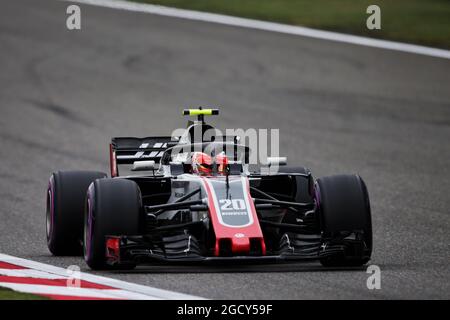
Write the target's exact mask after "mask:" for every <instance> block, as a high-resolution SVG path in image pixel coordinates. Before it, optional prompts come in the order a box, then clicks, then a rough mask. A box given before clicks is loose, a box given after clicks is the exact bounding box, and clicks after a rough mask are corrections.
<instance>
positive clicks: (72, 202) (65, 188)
mask: <svg viewBox="0 0 450 320" xmlns="http://www.w3.org/2000/svg"><path fill="white" fill-rule="evenodd" d="M105 177H106V174H105V173H102V172H94V171H58V172H56V173H53V174H52V175H51V176H50V179H49V183H48V188H47V212H46V229H47V246H48V249H49V250H50V252H51V253H52V254H53V255H55V256H68V255H78V256H80V255H81V254H82V252H83V251H82V246H81V240H82V239H83V217H84V203H85V198H86V190H87V189H88V187H89V185H90V184H91V182H92V181H94V180H96V179H101V178H105Z"/></svg>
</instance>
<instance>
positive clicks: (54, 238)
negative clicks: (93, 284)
mask: <svg viewBox="0 0 450 320" xmlns="http://www.w3.org/2000/svg"><path fill="white" fill-rule="evenodd" d="M184 114H186V115H196V116H198V119H197V120H196V121H190V122H189V123H188V127H187V129H186V130H185V131H184V132H183V134H182V135H180V136H175V137H173V136H163V137H147V138H113V139H112V142H111V145H110V162H111V177H108V176H107V175H106V174H105V173H101V172H91V171H58V172H56V173H53V174H52V175H51V177H50V180H49V184H48V190H47V215H46V222H47V243H48V248H49V250H50V251H51V252H52V253H53V254H54V255H57V256H59V255H81V254H84V258H85V261H86V263H87V264H88V265H89V267H91V268H92V269H107V268H120V269H129V268H130V269H131V268H134V267H135V266H136V265H138V264H141V263H142V264H143V263H147V264H148V263H152V262H155V261H159V262H168V263H169V262H170V263H182V264H187V263H206V262H220V263H224V262H231V263H235V262H240V261H249V262H281V261H292V260H299V261H308V260H319V261H320V262H321V263H322V264H323V265H324V266H360V265H363V264H365V263H367V262H368V261H369V260H370V256H371V253H372V225H371V213H370V204H369V196H368V193H367V188H366V185H365V183H364V181H363V180H362V179H361V177H359V176H358V175H354V174H353V175H335V176H330V177H324V178H319V179H317V180H314V179H313V176H312V175H311V172H310V171H309V170H308V169H306V168H303V167H285V166H281V165H284V164H285V163H284V162H285V159H283V158H271V159H269V161H267V165H264V166H262V167H260V168H257V169H256V170H250V166H249V161H248V160H249V155H250V152H251V150H250V148H249V147H248V146H246V145H244V144H241V143H240V142H239V139H238V137H235V136H232V137H229V136H228V137H227V136H219V135H214V134H211V132H213V133H214V130H215V129H214V128H213V127H212V126H211V125H208V124H206V123H205V120H204V116H205V115H212V114H218V110H216V109H201V108H200V109H189V110H184ZM206 132H209V134H207V135H206V134H205V133H206ZM119 167H120V168H121V171H122V169H124V170H128V172H129V174H126V175H119ZM273 168H276V170H274V169H273Z"/></svg>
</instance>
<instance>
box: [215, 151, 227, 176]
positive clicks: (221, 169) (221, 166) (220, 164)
mask: <svg viewBox="0 0 450 320" xmlns="http://www.w3.org/2000/svg"><path fill="white" fill-rule="evenodd" d="M216 164H217V172H218V173H219V174H225V173H226V171H227V168H228V157H227V155H226V154H225V153H224V152H222V153H219V154H218V155H217V156H216Z"/></svg>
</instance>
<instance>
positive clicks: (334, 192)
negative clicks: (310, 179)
mask: <svg viewBox="0 0 450 320" xmlns="http://www.w3.org/2000/svg"><path fill="white" fill-rule="evenodd" d="M316 201H317V205H318V210H319V214H320V224H321V230H322V238H323V239H322V241H323V245H324V247H325V248H326V247H327V246H328V247H329V248H340V249H341V250H337V251H336V252H335V253H333V254H329V255H325V256H324V257H323V258H322V259H321V260H320V262H321V263H322V265H324V266H329V267H335V266H362V265H364V264H366V263H367V262H368V261H369V260H370V257H371V254H372V221H371V212H370V201H369V195H368V192H367V187H366V184H365V183H364V181H363V180H362V178H361V177H359V176H358V175H336V176H330V177H324V178H320V179H317V183H316ZM329 252H332V250H329ZM325 253H326V251H325Z"/></svg>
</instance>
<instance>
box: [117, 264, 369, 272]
mask: <svg viewBox="0 0 450 320" xmlns="http://www.w3.org/2000/svg"><path fill="white" fill-rule="evenodd" d="M366 268H367V267H366V266H363V267H346V268H342V267H339V268H330V267H323V266H321V265H320V263H310V262H308V263H305V262H303V263H277V264H238V265H236V264H233V265H231V264H230V265H223V264H222V265H167V264H160V265H155V264H153V265H141V266H138V267H137V268H136V269H133V270H127V271H124V270H114V271H112V272H113V273H118V274H121V273H126V274H144V273H252V272H253V273H266V272H326V271H340V272H342V271H353V272H354V271H365V270H366Z"/></svg>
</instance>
